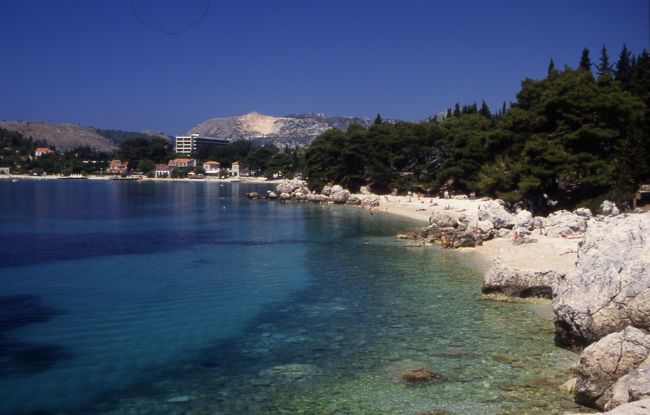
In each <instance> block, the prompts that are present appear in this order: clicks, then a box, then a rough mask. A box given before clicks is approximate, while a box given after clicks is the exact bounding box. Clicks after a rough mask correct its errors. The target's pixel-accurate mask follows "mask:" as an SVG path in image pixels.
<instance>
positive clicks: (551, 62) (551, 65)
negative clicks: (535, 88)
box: [546, 58, 555, 75]
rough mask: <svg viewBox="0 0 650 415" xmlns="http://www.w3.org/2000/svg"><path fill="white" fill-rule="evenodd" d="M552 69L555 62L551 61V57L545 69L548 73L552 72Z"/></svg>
mask: <svg viewBox="0 0 650 415" xmlns="http://www.w3.org/2000/svg"><path fill="white" fill-rule="evenodd" d="M554 70H555V62H553V58H551V61H550V62H549V63H548V68H547V69H546V73H547V74H549V75H550V74H551V73H553V71H554Z"/></svg>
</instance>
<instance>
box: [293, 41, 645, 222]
mask: <svg viewBox="0 0 650 415" xmlns="http://www.w3.org/2000/svg"><path fill="white" fill-rule="evenodd" d="M649 108H650V56H649V55H648V52H647V51H645V50H644V51H643V53H641V54H640V55H639V56H638V58H637V57H635V56H632V55H631V53H630V52H629V51H628V50H627V48H625V47H624V48H623V51H622V52H621V54H620V56H619V60H618V62H617V64H616V65H615V66H614V67H612V66H611V65H610V64H609V58H608V56H607V51H606V49H605V48H603V50H602V51H601V58H600V64H599V65H597V66H596V74H594V73H592V64H591V63H590V58H589V51H588V50H587V49H585V50H583V52H582V57H581V59H580V65H579V67H578V68H577V69H573V68H570V67H568V66H567V67H564V68H563V69H556V68H555V65H554V63H553V61H552V60H551V64H550V65H549V68H548V73H547V76H546V77H545V78H544V79H541V80H533V79H528V78H527V79H525V80H524V81H523V82H522V86H521V90H520V91H519V92H518V94H517V100H516V102H514V103H512V104H511V105H510V107H509V108H508V107H507V106H506V105H505V104H504V105H503V107H502V108H501V109H500V110H499V111H497V112H496V113H493V112H492V111H491V110H490V109H489V107H488V106H487V104H486V103H485V102H483V103H482V105H481V106H480V107H479V106H477V105H476V104H471V105H465V106H462V107H461V105H460V104H456V105H455V107H454V109H453V110H452V109H451V108H450V109H449V110H447V112H446V114H445V115H444V117H434V118H432V119H431V120H429V121H425V122H421V123H406V122H396V123H384V122H381V118H380V117H379V118H378V120H379V122H376V123H375V124H374V125H372V126H370V127H368V128H364V127H359V126H352V127H350V128H349V129H348V130H347V131H346V132H341V131H337V130H330V131H328V132H326V133H325V134H323V135H321V136H320V137H318V138H317V139H316V140H315V141H314V142H313V143H312V145H311V146H310V147H309V149H308V150H307V152H306V160H305V169H304V174H305V177H306V178H307V180H308V182H309V185H310V187H311V188H315V189H318V188H322V186H323V185H325V184H326V183H337V184H341V185H342V186H344V187H347V188H349V189H350V190H352V191H356V190H358V189H359V188H360V187H361V186H364V185H368V186H370V188H371V189H372V190H373V191H374V192H377V193H385V192H389V191H393V190H395V189H396V190H397V191H398V192H404V191H422V192H429V193H437V192H439V191H441V190H449V191H456V192H465V193H470V192H477V193H479V194H483V195H487V196H493V197H498V198H502V199H504V200H506V201H509V202H520V201H523V202H526V203H527V204H528V205H530V206H531V207H534V208H538V209H546V208H549V207H552V206H557V207H575V206H578V205H586V206H591V207H593V206H595V205H596V204H597V203H598V202H599V201H602V200H603V199H606V198H609V199H613V200H616V201H617V202H619V203H620V204H623V205H625V204H626V202H628V200H629V199H630V198H631V195H632V194H633V192H634V191H635V190H636V187H637V185H638V184H639V183H641V182H643V181H647V180H648V179H650V165H649V164H648V159H649V156H650V109H649ZM439 118H444V120H440V119H439Z"/></svg>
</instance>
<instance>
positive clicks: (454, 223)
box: [429, 210, 466, 228]
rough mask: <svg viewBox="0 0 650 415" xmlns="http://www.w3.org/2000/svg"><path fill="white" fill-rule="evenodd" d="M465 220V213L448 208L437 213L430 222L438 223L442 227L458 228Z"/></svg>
mask: <svg viewBox="0 0 650 415" xmlns="http://www.w3.org/2000/svg"><path fill="white" fill-rule="evenodd" d="M465 221H466V219H465V215H463V214H459V213H457V212H453V211H446V210H443V211H442V212H438V213H436V214H435V215H433V216H431V218H430V219H429V222H430V223H432V224H436V225H438V226H439V227H441V228H457V227H458V226H459V225H460V224H461V223H463V222H465Z"/></svg>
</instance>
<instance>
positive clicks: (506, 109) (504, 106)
mask: <svg viewBox="0 0 650 415" xmlns="http://www.w3.org/2000/svg"><path fill="white" fill-rule="evenodd" d="M506 111H508V108H507V107H506V102H505V101H503V106H501V115H506Z"/></svg>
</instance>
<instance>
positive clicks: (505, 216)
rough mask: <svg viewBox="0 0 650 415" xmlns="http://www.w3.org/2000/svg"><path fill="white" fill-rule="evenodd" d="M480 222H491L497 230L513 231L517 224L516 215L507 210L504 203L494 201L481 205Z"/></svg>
mask: <svg viewBox="0 0 650 415" xmlns="http://www.w3.org/2000/svg"><path fill="white" fill-rule="evenodd" d="M478 220H481V221H488V222H491V223H492V225H493V226H494V228H496V229H501V228H508V229H512V227H513V226H514V224H515V215H513V214H512V213H510V212H508V211H507V210H506V208H505V207H504V206H503V202H502V201H500V200H493V201H490V202H486V203H481V205H480V207H479V211H478Z"/></svg>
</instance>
